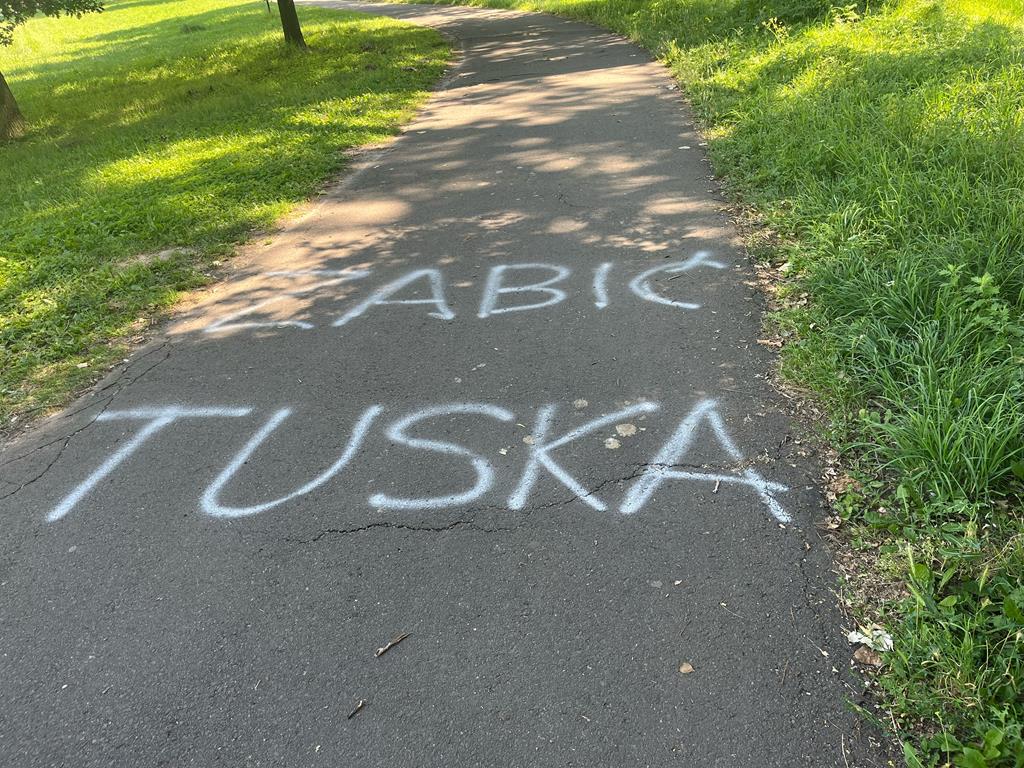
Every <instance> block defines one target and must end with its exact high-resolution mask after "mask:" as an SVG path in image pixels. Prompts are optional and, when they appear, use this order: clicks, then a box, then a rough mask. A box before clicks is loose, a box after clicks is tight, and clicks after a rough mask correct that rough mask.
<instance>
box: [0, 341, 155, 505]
mask: <svg viewBox="0 0 1024 768" xmlns="http://www.w3.org/2000/svg"><path fill="white" fill-rule="evenodd" d="M170 343H171V342H170V341H163V342H161V343H160V345H159V346H157V347H155V348H154V349H152V350H150V351H148V352H146V353H144V354H142V355H140V356H139V358H138V359H137V360H134V361H132V362H131V363H130V364H129V365H128V366H126V367H125V369H124V371H123V372H122V373H121V374H120V375H119V376H118V377H117V378H116V379H115V380H114V381H112V382H110V383H109V384H106V385H104V386H103V387H101V388H100V389H99V390H97V392H104V391H106V390H108V389H110V388H111V387H113V386H115V385H117V389H115V390H114V391H113V392H112V393H111V394H110V395H109V396H108V397H107V398H106V400H105V401H104V402H103V403H102V405H100V408H99V410H98V411H97V412H96V414H95V415H94V416H92V418H90V419H89V420H88V421H86V422H85V424H83V425H82V426H80V427H78V428H76V429H74V430H72V431H71V432H70V433H68V434H67V435H63V436H61V437H58V438H54V439H53V440H49V441H47V442H45V443H43V444H42V445H37V446H36V447H34V448H32V449H30V450H28V451H26V452H25V453H23V454H21V455H19V456H15V457H13V458H10V459H7V460H5V461H3V462H0V467H6V466H8V465H9V464H13V463H15V462H18V461H22V460H24V459H26V458H28V457H29V456H32V455H34V454H36V453H38V452H39V451H42V450H44V449H46V448H49V447H50V446H52V445H56V444H57V443H61V446H60V448H58V449H57V452H56V453H55V454H54V456H53V458H51V459H50V460H49V461H48V462H47V463H46V466H44V467H43V468H42V469H41V470H40V471H39V472H38V473H37V474H36V475H35V476H33V477H32V478H30V479H28V480H26V481H25V482H23V483H21V484H20V485H18V486H17V487H16V488H15V489H14V490H13V491H8V492H6V493H4V494H2V495H0V501H2V500H4V499H6V498H9V497H11V496H14V495H15V494H18V493H21V491H23V490H25V489H26V488H28V487H29V486H30V485H32V484H33V483H36V482H38V481H39V480H41V479H42V478H43V477H45V476H46V475H47V473H49V471H50V470H51V469H53V467H54V466H55V465H56V464H57V462H58V461H60V458H61V457H62V456H63V455H64V451H66V450H67V447H68V446H69V445H70V444H71V441H72V440H73V439H74V438H75V437H77V436H78V435H79V434H81V433H82V432H84V431H85V430H86V429H88V428H89V427H91V426H92V425H93V424H95V423H96V421H97V420H98V419H99V418H100V416H102V415H103V414H104V413H106V412H107V411H108V410H110V406H111V405H113V403H114V400H115V399H117V396H118V395H120V394H121V392H123V391H124V390H125V389H126V388H128V387H130V386H132V385H133V384H135V383H136V382H138V381H140V380H141V379H142V378H143V377H144V376H146V375H147V374H149V373H150V372H151V371H152V370H153V369H155V368H156V367H157V366H159V365H161V364H162V363H164V362H166V361H167V360H168V359H169V358H170V356H171V352H170V350H168V351H167V352H166V354H165V355H164V356H163V357H161V358H160V359H159V360H157V361H156V362H155V363H153V364H152V365H151V366H149V367H148V368H146V369H145V370H144V371H142V373H140V374H139V375H138V376H135V377H133V378H131V379H128V380H127V381H126V380H125V379H126V377H127V374H128V371H130V370H131V369H132V368H134V367H135V366H137V365H138V363H139V362H140V361H142V360H144V359H146V358H147V357H150V356H151V355H153V354H155V353H157V352H160V351H162V350H164V349H166V348H167V347H168V346H170ZM94 394H95V393H94ZM96 405H97V403H89V405H87V406H84V407H82V408H79V409H77V410H75V411H71V412H70V413H67V414H65V417H71V416H74V415H75V414H77V413H81V412H82V411H86V410H88V409H89V408H93V407H95V406H96ZM11 485H14V484H13V483H11Z"/></svg>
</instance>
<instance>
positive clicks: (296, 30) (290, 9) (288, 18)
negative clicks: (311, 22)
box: [277, 0, 306, 48]
mask: <svg viewBox="0 0 1024 768" xmlns="http://www.w3.org/2000/svg"><path fill="white" fill-rule="evenodd" d="M277 10H278V11H279V12H280V14H281V28H282V29H283V30H284V41H285V42H286V43H288V44H289V45H294V46H295V47H296V48H305V47H306V41H305V40H304V39H303V37H302V27H300V26H299V15H298V14H297V13H296V12H295V0H277Z"/></svg>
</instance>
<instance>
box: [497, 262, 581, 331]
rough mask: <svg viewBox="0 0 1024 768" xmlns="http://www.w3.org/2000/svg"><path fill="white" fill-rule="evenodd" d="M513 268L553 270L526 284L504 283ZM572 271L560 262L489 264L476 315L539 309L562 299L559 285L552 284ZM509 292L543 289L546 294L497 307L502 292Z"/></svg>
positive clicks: (535, 291) (563, 292)
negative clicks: (520, 302) (544, 277)
mask: <svg viewBox="0 0 1024 768" xmlns="http://www.w3.org/2000/svg"><path fill="white" fill-rule="evenodd" d="M512 270H547V271H548V272H553V273H554V274H553V275H552V276H551V277H549V278H548V279H547V280H541V281H540V282H536V283H527V284H526V285H504V279H505V273H506V272H510V271H512ZM570 274H571V270H570V269H569V268H568V267H563V266H561V265H559V264H499V265H497V266H494V267H491V272H490V274H489V275H488V276H487V284H486V285H485V286H484V295H483V297H482V298H481V299H480V312H479V313H478V314H477V317H480V318H485V317H490V316H491V315H499V314H502V313H504V312H523V311H525V310H528V309H540V308H541V307H548V306H551V305H552V304H558V303H559V302H560V301H564V300H565V297H566V295H567V294H566V293H565V291H563V290H562V289H561V288H554V287H552V286H554V284H555V283H560V282H562V281H563V280H565V278H567V277H568V276H569V275H570ZM509 293H543V294H547V296H546V297H545V298H543V299H541V300H540V301H535V302H533V303H532V304H515V305H513V306H511V307H499V306H498V301H499V299H500V297H501V296H502V295H504V294H509Z"/></svg>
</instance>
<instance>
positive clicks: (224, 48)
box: [0, 0, 449, 427]
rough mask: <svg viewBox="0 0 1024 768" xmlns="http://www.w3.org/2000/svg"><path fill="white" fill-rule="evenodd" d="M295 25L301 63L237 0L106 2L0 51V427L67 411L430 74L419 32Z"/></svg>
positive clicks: (379, 23) (349, 24)
mask: <svg viewBox="0 0 1024 768" xmlns="http://www.w3.org/2000/svg"><path fill="white" fill-rule="evenodd" d="M299 14H300V18H301V19H302V21H303V27H304V31H305V33H306V39H307V42H308V43H309V45H310V51H309V52H308V53H302V52H297V51H292V50H288V49H287V48H286V47H285V46H284V44H283V43H282V39H281V38H282V34H281V29H280V21H279V20H278V18H277V15H276V8H274V15H269V14H268V13H267V10H266V6H265V5H263V4H262V3H260V2H256V1H255V0H251V1H250V2H245V3H243V2H239V1H238V0H177V1H175V2H169V1H158V0H125V1H121V2H119V1H117V0H115V1H114V2H111V3H110V4H109V6H108V8H107V10H106V11H105V12H104V13H102V14H92V15H87V16H84V17H82V18H81V19H43V18H39V19H33V20H32V21H30V22H29V23H28V24H27V25H25V26H24V27H20V28H18V30H17V31H16V32H15V43H14V45H13V46H11V47H10V48H3V49H0V71H2V72H4V74H5V75H6V77H7V80H8V82H9V83H10V86H11V89H12V90H13V91H14V93H15V95H16V97H17V98H18V100H19V103H20V105H21V108H22V111H23V112H24V113H25V116H26V118H27V119H28V120H29V133H28V135H27V136H25V137H24V138H23V139H20V140H17V141H15V142H12V143H10V144H7V145H0V233H2V237H0V427H2V426H3V425H5V424H9V423H10V422H11V419H12V418H14V417H15V416H16V414H19V413H24V412H27V411H33V410H40V409H43V408H45V407H48V406H52V405H55V404H60V403H61V402H63V401H65V400H66V398H67V397H68V395H69V394H70V393H71V392H73V391H74V389H75V388H76V387H78V386H80V385H81V384H83V383H84V382H86V381H88V380H89V379H90V378H92V377H93V376H94V375H95V373H94V372H95V371H98V370H101V369H102V368H103V367H104V366H105V365H107V364H108V363H109V362H110V361H112V360H114V359H117V358H118V357H119V356H120V355H122V354H123V351H124V350H123V347H124V344H123V342H122V341H119V340H120V339H121V338H122V337H123V336H124V335H125V334H130V333H132V332H133V331H134V330H135V329H137V328H138V327H139V320H140V318H145V317H151V316H152V315H153V313H154V311H156V310H158V309H159V308H161V307H165V306H167V305H169V304H170V303H171V302H172V301H173V300H174V298H175V295H176V294H177V293H178V292H179V291H180V290H182V289H186V288H190V287H193V286H196V285H198V284H200V283H202V282H204V281H205V280H207V279H208V278H207V276H206V273H207V272H208V271H209V267H210V264H211V262H213V261H214V260H216V259H217V258H219V257H222V256H224V255H225V254H227V253H229V252H230V251H231V249H232V247H233V246H234V245H235V244H236V243H237V242H239V241H240V240H242V239H244V238H245V237H246V235H247V234H248V233H251V232H252V231H253V230H254V229H260V228H266V227H270V226H272V225H273V224H274V222H275V221H277V220H279V219H280V218H281V217H282V216H283V215H284V214H286V213H287V212H288V211H289V210H290V209H292V208H293V207H294V206H295V205H296V204H297V203H299V202H301V201H303V200H305V199H307V198H308V197H309V196H310V195H311V194H313V193H314V192H315V191H316V190H317V188H318V187H319V186H320V185H321V184H322V183H323V182H324V181H325V180H326V179H328V178H329V177H330V176H331V175H332V174H333V173H336V172H337V171H338V170H339V169H340V168H341V167H342V166H343V165H344V150H346V149H348V148H350V147H355V146H359V145H362V144H366V143H371V142H376V141H379V140H382V139H384V138H385V137H387V136H389V135H391V134H393V133H394V132H395V131H396V128H397V126H399V124H400V123H401V122H402V121H403V120H405V119H406V118H408V117H409V116H410V114H411V111H412V110H413V109H414V108H415V107H416V106H417V105H418V104H419V103H420V102H421V100H422V99H423V98H424V97H425V94H426V91H427V90H428V89H429V88H430V87H431V86H432V85H433V83H434V82H435V81H436V80H437V79H438V78H439V77H440V76H441V74H442V72H443V70H444V67H445V64H446V62H447V60H448V56H449V48H448V46H447V45H446V44H445V43H444V42H443V40H442V38H441V37H440V36H439V35H438V34H436V33H435V32H433V31H430V30H426V29H423V28H420V27H414V26H411V25H407V24H401V23H398V22H395V21H391V20H385V19H370V18H368V17H366V16H362V15H356V14H349V13H341V12H338V11H330V10H323V9H312V8H306V7H302V8H300V9H299ZM171 249H179V250H173V251H172V250H171ZM160 252H165V253H164V255H163V256H162V257H156V258H154V257H153V256H152V254H156V253H160ZM147 254H148V255H147ZM140 256H142V258H140ZM82 363H87V364H88V367H83V368H79V367H78V366H79V364H82Z"/></svg>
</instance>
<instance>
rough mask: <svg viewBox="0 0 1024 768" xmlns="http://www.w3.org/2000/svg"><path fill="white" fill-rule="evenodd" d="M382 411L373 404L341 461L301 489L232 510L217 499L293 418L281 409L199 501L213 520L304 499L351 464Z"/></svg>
mask: <svg viewBox="0 0 1024 768" xmlns="http://www.w3.org/2000/svg"><path fill="white" fill-rule="evenodd" d="M381 410H382V408H381V407H380V406H379V405H374V406H371V407H369V408H367V409H366V410H365V411H363V415H362V416H360V417H359V420H358V421H357V422H356V424H355V426H354V427H353V428H352V434H351V436H350V437H349V440H348V443H347V444H346V445H345V450H344V451H343V452H342V454H341V456H340V457H339V458H338V460H337V461H336V462H334V463H333V464H332V465H331V466H329V467H328V468H327V469H325V470H324V471H323V472H321V473H320V474H319V475H317V476H316V477H314V478H313V479H312V480H310V481H309V482H308V483H306V484H305V485H303V486H301V487H300V488H297V489H296V490H294V491H292V492H291V493H289V494H287V495H286V496H281V497H279V498H276V499H273V500H272V501H265V502H263V503H262V504H253V505H251V506H248V507H229V506H226V505H224V504H221V503H220V502H218V501H217V497H218V496H219V495H220V492H221V491H222V490H223V488H224V486H225V485H227V484H228V483H229V482H230V481H231V478H233V477H234V476H235V474H236V473H237V472H238V470H239V469H241V468H242V465H243V464H245V463H246V462H247V461H248V460H249V457H251V456H252V454H253V452H255V450H256V449H257V448H259V447H260V445H262V443H263V442H264V441H265V440H266V439H267V438H268V437H269V436H270V435H271V433H272V432H273V431H274V430H275V429H277V428H278V426H280V424H281V422H283V421H284V420H285V419H287V418H288V417H289V416H290V415H291V409H290V408H282V409H281V410H279V411H278V412H277V413H275V414H274V415H273V416H271V417H270V419H269V420H268V421H267V423H266V424H264V425H263V427H262V428H260V430H259V431H258V432H256V434H255V435H253V436H252V438H250V440H249V442H247V443H246V444H245V446H244V447H243V448H242V450H241V451H239V452H238V454H237V455H236V456H235V458H233V459H232V460H231V463H229V464H228V465H227V466H226V467H225V468H224V469H223V471H222V472H221V473H220V474H219V475H217V478H216V479H215V480H214V481H213V483H211V484H210V487H209V488H207V489H206V492H205V493H203V498H202V501H201V502H200V503H201V506H202V509H203V511H204V512H205V513H206V514H208V515H210V516H211V517H245V516H248V515H255V514H258V513H260V512H266V511H267V510H268V509H273V508H274V507H276V506H279V505H281V504H284V503H285V502H286V501H291V500H292V499H295V498H298V497H299V496H304V495H306V494H307V493H309V492H310V491H313V490H315V489H317V488H319V487H320V486H321V485H323V484H324V483H326V482H327V481H328V480H330V479H331V478H332V477H334V476H335V475H336V474H338V473H339V472H340V471H341V470H342V469H344V468H345V466H346V465H347V464H348V463H349V461H351V460H352V457H353V456H354V455H355V453H356V451H357V450H359V446H360V445H361V444H362V442H363V439H364V438H365V437H366V433H367V431H368V430H369V429H370V425H371V424H372V423H373V420H374V419H375V418H376V416H377V414H378V413H380V412H381Z"/></svg>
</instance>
